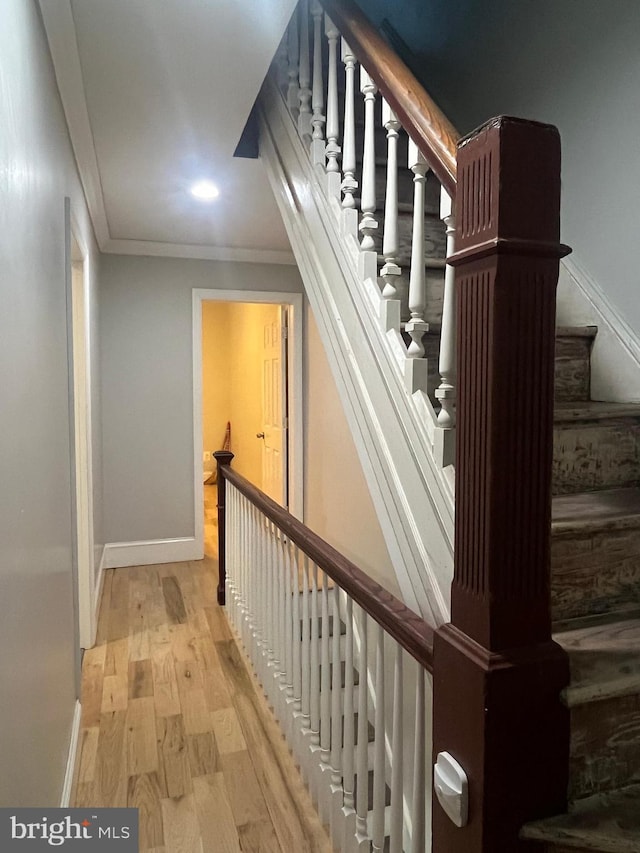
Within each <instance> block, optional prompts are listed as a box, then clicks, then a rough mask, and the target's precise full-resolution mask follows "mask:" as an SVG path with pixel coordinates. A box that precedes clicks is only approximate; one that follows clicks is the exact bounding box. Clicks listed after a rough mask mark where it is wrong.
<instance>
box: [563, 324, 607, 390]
mask: <svg viewBox="0 0 640 853" xmlns="http://www.w3.org/2000/svg"><path fill="white" fill-rule="evenodd" d="M597 331H598V329H597V326H558V327H557V328H556V352H555V399H556V401H557V402H559V401H563V402H565V401H579V400H589V398H590V389H591V347H592V345H593V340H594V338H595V335H596V332H597Z"/></svg>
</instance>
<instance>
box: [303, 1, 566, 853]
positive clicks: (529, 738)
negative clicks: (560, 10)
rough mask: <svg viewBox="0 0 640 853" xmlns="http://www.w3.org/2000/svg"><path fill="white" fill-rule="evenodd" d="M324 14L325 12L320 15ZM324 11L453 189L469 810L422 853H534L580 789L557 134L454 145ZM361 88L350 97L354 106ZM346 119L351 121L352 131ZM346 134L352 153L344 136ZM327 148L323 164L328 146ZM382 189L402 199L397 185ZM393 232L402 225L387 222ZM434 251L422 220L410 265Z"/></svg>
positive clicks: (446, 348)
mask: <svg viewBox="0 0 640 853" xmlns="http://www.w3.org/2000/svg"><path fill="white" fill-rule="evenodd" d="M312 5H313V6H314V7H315V9H316V16H317V14H318V4H317V3H314V4H312ZM323 7H324V9H325V23H327V21H328V22H329V23H328V28H329V30H330V31H331V32H332V33H335V28H336V27H337V29H338V30H339V32H340V34H341V36H342V39H343V49H342V57H343V59H344V60H345V68H346V73H347V74H348V75H349V76H350V75H351V74H352V73H353V72H354V70H355V67H356V63H361V69H362V68H364V69H366V70H365V71H362V70H361V74H360V87H361V91H362V93H363V95H364V98H365V103H366V104H368V106H365V120H366V119H367V116H369V117H371V115H374V116H375V114H376V108H375V107H374V109H372V108H371V101H372V99H373V98H375V97H376V96H377V95H378V94H381V95H382V96H383V97H384V99H385V101H386V105H387V106H386V107H385V111H384V116H383V121H384V124H385V129H386V130H387V133H388V134H389V141H391V140H392V139H393V133H394V132H395V131H396V130H397V124H396V122H397V123H399V124H401V125H402V127H403V128H404V130H405V131H406V132H407V133H408V136H409V139H410V141H411V143H410V144H411V146H412V148H411V157H410V162H409V163H408V165H409V166H410V167H412V169H413V171H414V174H415V183H416V199H417V202H418V205H417V207H418V211H419V207H420V204H421V201H422V190H421V187H422V185H423V181H424V171H425V169H426V167H427V166H428V167H429V168H430V169H432V170H433V172H434V174H435V175H436V177H437V178H438V179H439V181H440V182H441V184H442V187H443V194H442V198H441V216H442V219H443V221H444V223H445V225H446V230H447V259H446V260H447V267H446V269H447V272H446V276H445V292H444V308H443V318H442V329H441V342H440V354H439V372H440V380H439V387H438V388H437V389H436V392H435V394H434V395H433V396H434V397H435V398H436V399H437V400H439V401H440V410H439V412H438V414H437V419H438V423H439V425H440V426H441V427H443V429H442V430H441V431H440V434H441V435H442V434H444V435H445V436H446V435H447V434H448V435H451V433H452V427H453V425H454V423H455V429H456V433H457V435H456V442H455V472H456V496H455V500H456V511H455V549H454V576H453V582H452V586H451V622H450V623H449V624H446V625H443V626H441V627H438V628H437V629H436V630H435V634H434V654H433V754H432V760H433V763H434V764H435V763H437V761H438V758H439V757H440V756H441V753H446V754H447V756H449V757H451V758H453V759H454V760H455V761H456V762H457V763H458V765H459V766H460V767H461V768H462V770H463V771H464V773H465V774H466V780H467V781H468V797H469V799H468V815H467V817H466V820H465V819H464V815H461V814H459V815H458V816H457V817H458V818H459V819H458V820H455V819H452V816H451V813H449V812H448V811H447V809H446V808H445V807H444V805H443V801H446V797H443V798H442V799H440V798H439V797H438V796H436V795H434V800H433V815H432V817H433V822H432V833H433V835H432V839H429V838H427V839H426V842H425V843H426V845H427V847H426V849H432V850H433V853H504V851H509V853H520V851H522V853H524V851H525V850H529V846H527V845H528V842H525V841H521V840H520V838H519V832H520V828H521V827H522V825H523V824H524V823H526V822H527V821H529V820H532V819H534V818H536V817H544V816H547V815H550V814H555V813H560V812H563V811H564V810H565V808H566V794H567V778H568V746H569V721H568V712H567V709H566V707H565V706H564V705H563V704H562V701H561V698H560V694H561V691H562V689H563V688H564V687H565V686H566V685H567V683H568V680H569V671H568V662H567V657H566V655H565V653H564V652H563V651H562V649H560V648H559V647H558V646H557V645H556V644H555V643H554V642H553V640H552V636H551V607H550V586H551V585H550V559H549V554H550V549H549V544H550V517H551V487H550V486H551V457H552V444H553V442H552V426H553V372H554V371H553V367H554V348H555V288H556V285H557V279H558V270H559V260H560V258H561V257H562V256H563V255H565V254H566V253H567V252H568V251H569V249H568V248H567V247H566V246H563V245H562V244H561V243H560V242H559V237H560V139H559V134H558V132H557V130H556V128H554V127H551V126H549V125H544V124H540V123H537V122H532V121H525V120H521V119H515V118H509V117H499V118H496V119H492V120H490V121H489V122H487V123H486V124H485V125H483V126H482V127H480V128H478V129H477V130H476V131H474V132H473V133H471V134H469V136H467V137H465V138H464V139H461V140H459V141H458V142H457V145H456V133H455V131H454V130H453V128H452V127H451V125H450V123H449V122H447V120H446V119H445V117H444V116H443V115H442V113H441V112H440V111H439V110H438V109H437V107H436V106H435V104H434V103H433V101H432V100H431V99H430V98H429V96H428V95H427V94H426V93H425V92H424V90H423V88H422V86H420V84H419V83H418V81H417V80H416V79H415V78H414V77H413V76H412V75H411V74H410V73H409V72H408V71H407V69H406V68H405V67H404V65H403V64H402V62H401V61H400V60H399V59H398V57H397V56H395V54H394V53H393V51H392V50H391V49H390V48H389V47H388V45H387V44H386V43H385V42H384V41H383V40H382V39H381V38H380V37H379V35H378V34H377V33H376V32H375V31H374V30H373V28H372V27H371V26H370V25H369V24H368V22H367V21H366V19H365V18H364V16H363V15H362V13H361V12H360V11H359V10H358V8H357V6H356V5H355V4H354V3H353V2H352V0H323ZM315 32H316V35H317V34H318V33H319V32H320V30H319V28H316V31H315ZM332 37H333V38H335V35H333V36H332ZM314 50H315V51H318V52H319V53H320V55H321V52H322V50H324V48H323V46H322V45H320V46H318V45H317V42H314ZM315 68H316V71H318V69H320V68H321V64H318V65H317V66H316V67H315ZM318 73H319V71H318ZM348 79H349V77H347V80H348ZM314 86H316V84H315V82H314ZM317 88H319V89H324V83H323V84H322V85H320V84H319V83H318V84H317ZM353 88H355V87H352V86H351V85H348V86H347V87H346V89H345V91H346V92H347V93H349V97H350V96H351V95H350V93H351V91H352V90H353ZM352 114H353V110H351V108H350V107H348V108H347V109H346V110H345V112H344V115H345V122H347V121H349V122H351V121H352V118H351V116H352ZM370 120H371V119H370V118H369V120H368V123H367V124H366V125H365V130H364V138H365V143H364V149H363V165H362V178H361V180H362V182H363V183H364V184H365V186H362V187H360V188H359V189H360V198H361V204H360V212H361V214H362V215H361V217H360V220H359V228H360V234H361V239H362V244H361V249H360V252H359V257H358V267H359V272H360V276H361V279H362V280H363V282H364V283H365V284H366V283H367V282H370V281H371V280H372V279H373V280H374V281H375V283H376V284H377V275H378V261H377V256H376V252H375V251H372V249H371V243H370V241H369V239H368V238H369V237H372V238H373V237H374V235H375V234H376V231H377V230H378V225H379V223H378V221H377V216H378V204H377V201H376V200H375V187H376V182H375V178H374V180H373V181H372V180H371V174H372V173H373V174H374V175H375V154H374V156H372V153H371V150H372V147H373V146H372V145H371V139H372V138H373V137H374V135H375V134H374V133H372V130H371V128H370V126H369V123H370ZM345 136H346V138H347V140H348V141H349V140H350V138H351V130H350V129H347V132H346V133H345ZM315 143H316V147H315V148H314V149H313V150H314V151H315V152H316V154H319V152H320V146H319V139H318V138H316V139H315ZM332 143H333V140H332ZM340 144H341V139H340V137H338V138H337V139H336V140H335V145H336V146H337V147H340ZM325 145H326V143H325ZM349 145H350V142H349ZM392 147H393V143H392ZM391 159H392V160H393V155H392V158H391ZM352 162H353V161H352V157H351V152H350V151H349V153H348V159H347V163H348V165H349V168H348V169H345V170H344V171H345V176H344V178H343V181H342V191H343V193H344V198H343V202H342V205H343V210H342V212H341V216H342V222H343V223H344V229H343V233H344V237H345V239H347V240H348V239H351V238H352V237H353V238H355V236H356V235H355V234H354V225H355V224H356V223H354V216H353V215H352V214H353V210H354V208H353V206H352V205H351V200H352V199H353V198H354V197H355V196H356V195H357V190H356V188H354V183H356V182H357V179H358V174H357V170H355V171H354V169H353V168H352ZM314 163H315V168H316V170H319V174H320V175H321V176H322V175H324V174H325V172H324V166H325V163H326V158H325V159H324V160H323V158H322V157H320V156H316V159H315V160H314ZM335 185H336V179H335V177H334V178H332V179H331V183H330V184H329V183H327V201H328V204H329V205H330V206H333V201H332V198H331V194H330V192H329V190H330V188H331V187H335ZM387 186H388V187H389V186H390V187H391V194H392V196H393V191H394V182H393V180H391V181H389V180H387ZM390 204H393V198H392V199H391V202H390ZM456 211H457V219H456V221H454V216H455V213H456ZM418 218H419V219H421V213H420V212H419V213H418ZM385 219H388V220H390V221H391V223H393V222H394V216H393V215H391V216H389V215H387V217H385ZM392 227H393V225H392ZM422 239H423V229H422V223H421V222H418V223H416V224H415V227H414V228H413V242H414V245H413V247H412V257H414V258H416V259H417V258H418V257H420V256H421V252H422V246H421V245H420V243H421V241H422ZM454 240H455V246H454V245H453V243H454ZM385 242H386V253H385V250H384V248H383V261H384V262H385V265H387V264H388V266H387V269H386V270H385V271H384V274H383V283H384V287H385V288H387V293H386V294H384V293H383V292H381V293H380V305H379V316H380V318H381V322H382V323H383V328H384V329H385V330H386V329H390V330H393V331H395V332H396V333H397V334H400V330H399V328H398V320H397V317H398V315H399V310H398V306H397V304H396V305H394V302H396V300H395V299H394V298H393V297H394V294H393V293H392V292H390V289H391V288H393V287H395V285H394V282H393V276H394V269H393V267H394V265H396V266H397V256H396V254H395V246H394V235H393V233H392V234H391V235H390V236H389V238H388V240H387V241H384V240H383V247H384V245H385ZM416 263H417V260H416ZM412 266H413V264H412ZM383 269H384V267H383ZM421 279H422V276H421V274H418V275H417V276H416V279H415V281H414V286H413V289H412V291H413V292H412V296H411V312H412V319H411V321H410V322H414V323H415V331H416V334H414V335H413V336H412V343H411V345H410V347H411V346H413V347H414V352H413V353H412V352H409V351H407V353H406V358H405V362H404V365H403V370H404V376H405V381H406V387H407V390H408V391H409V392H410V393H412V394H416V393H418V394H425V395H426V393H427V392H428V390H429V389H428V387H427V385H426V378H428V373H427V370H426V366H423V365H422V364H421V359H422V355H421V354H420V353H419V352H416V351H415V346H414V345H417V346H419V343H418V342H417V341H416V337H417V331H418V330H420V328H421V325H420V324H421V323H422V322H423V321H424V317H423V316H422V313H421V312H422V305H423V304H424V293H423V283H422V281H421ZM454 285H455V287H454ZM378 286H379V285H378ZM379 287H380V286H379ZM370 289H371V288H369V290H370ZM380 290H381V291H382V288H381V287H380ZM456 329H457V334H456ZM409 332H411V326H409ZM454 342H455V343H454ZM412 355H414V356H416V357H414V358H411V356H412ZM434 411H435V408H434ZM442 441H443V448H442V452H441V453H440V454H439V457H440V461H441V463H442V464H446V463H447V462H450V461H451V459H452V457H451V450H452V448H451V443H450V442H449V444H448V445H447V440H446V438H443V439H442ZM436 443H437V439H436V441H434V449H436V450H437V448H436V447H435V445H436ZM436 455H437V454H436ZM385 695H386V694H385ZM375 796H377V797H378V798H379V797H380V792H379V791H378V792H377V795H376V794H375V791H374V797H375ZM378 817H379V815H378ZM378 829H379V827H378ZM377 840H378V841H379V837H378V839H377ZM431 841H432V845H433V846H432V848H430V847H429V844H430V843H431Z"/></svg>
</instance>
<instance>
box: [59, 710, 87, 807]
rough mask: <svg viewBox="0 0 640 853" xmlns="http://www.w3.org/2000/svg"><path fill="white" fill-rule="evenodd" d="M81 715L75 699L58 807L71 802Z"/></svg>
mask: <svg viewBox="0 0 640 853" xmlns="http://www.w3.org/2000/svg"><path fill="white" fill-rule="evenodd" d="M81 716H82V706H81V705H80V702H79V701H78V700H76V706H75V708H74V710H73V722H72V724H71V740H70V742H69V754H68V755H67V767H66V770H65V773H64V783H63V785H62V796H61V797H60V808H61V809H68V808H69V803H70V802H71V790H72V788H73V777H74V773H75V769H76V755H77V753H78V743H79V741H80V719H81Z"/></svg>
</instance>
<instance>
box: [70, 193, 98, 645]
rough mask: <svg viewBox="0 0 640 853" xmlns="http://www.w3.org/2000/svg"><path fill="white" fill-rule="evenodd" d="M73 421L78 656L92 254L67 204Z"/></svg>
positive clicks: (83, 593)
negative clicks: (90, 257) (90, 265)
mask: <svg viewBox="0 0 640 853" xmlns="http://www.w3.org/2000/svg"><path fill="white" fill-rule="evenodd" d="M66 201H67V203H66V210H65V220H66V222H65V224H66V234H67V317H68V328H69V332H68V353H69V392H70V393H69V398H70V399H69V420H70V430H71V442H70V443H71V448H70V449H71V474H72V477H71V486H72V521H73V580H74V597H75V609H76V652H77V655H78V659H79V656H80V650H81V649H88V648H91V647H92V646H93V644H94V642H95V633H96V619H95V608H94V599H95V572H94V568H95V566H94V531H93V478H92V445H91V366H90V321H89V316H90V302H89V253H88V251H87V247H86V246H85V244H84V242H83V241H82V239H81V236H80V233H81V232H80V229H79V228H78V226H77V224H76V222H75V220H74V218H73V216H72V215H71V208H70V203H69V200H68V199H67V200H66Z"/></svg>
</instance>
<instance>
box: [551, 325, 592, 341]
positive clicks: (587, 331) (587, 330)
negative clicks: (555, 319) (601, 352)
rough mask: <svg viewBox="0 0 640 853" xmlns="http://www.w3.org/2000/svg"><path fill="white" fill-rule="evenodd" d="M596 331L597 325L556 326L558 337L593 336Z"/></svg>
mask: <svg viewBox="0 0 640 853" xmlns="http://www.w3.org/2000/svg"><path fill="white" fill-rule="evenodd" d="M597 333H598V327H597V326H556V337H559V338H595V336H596V334H597Z"/></svg>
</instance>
